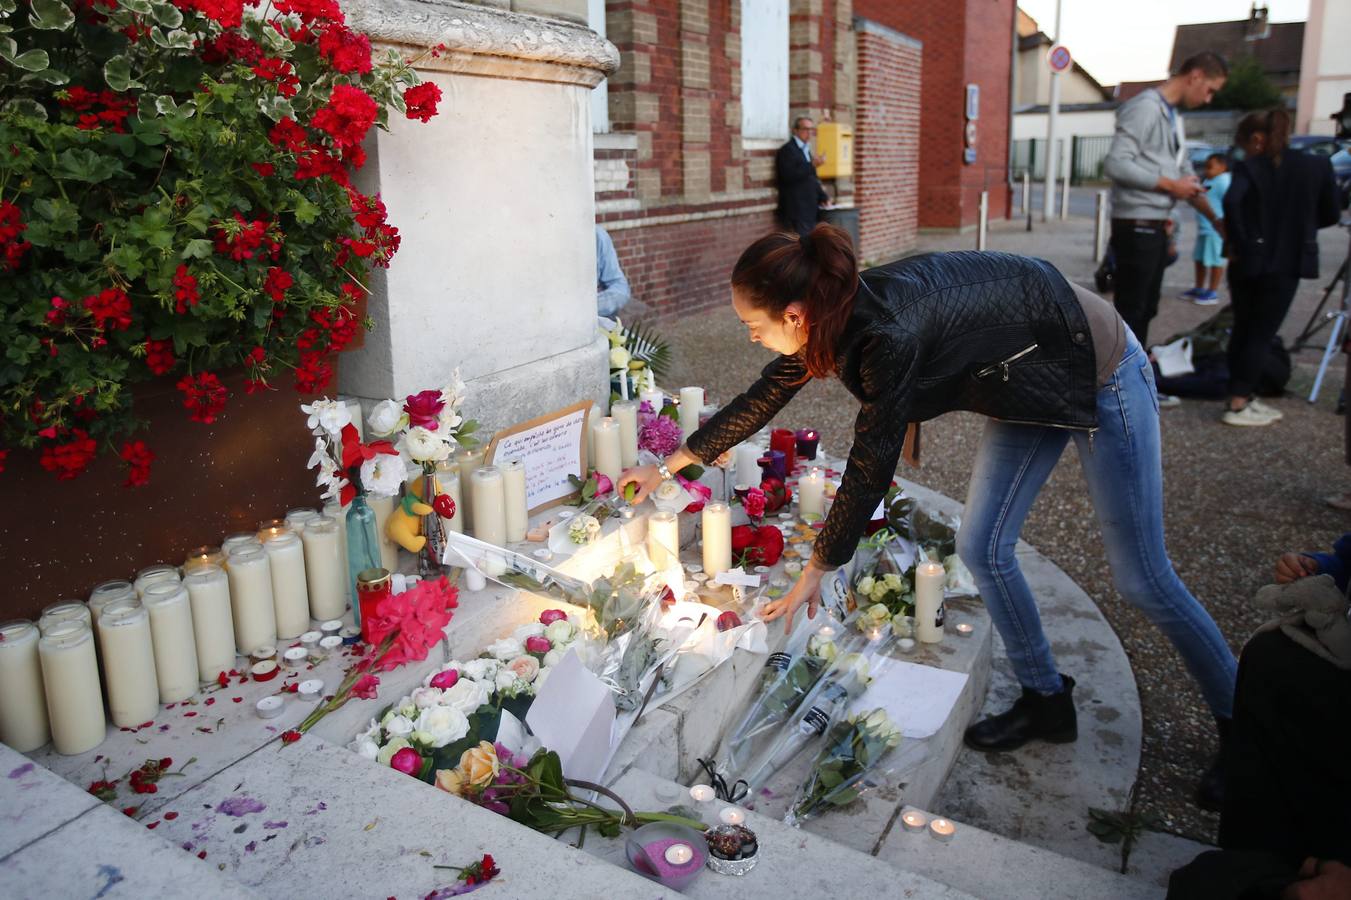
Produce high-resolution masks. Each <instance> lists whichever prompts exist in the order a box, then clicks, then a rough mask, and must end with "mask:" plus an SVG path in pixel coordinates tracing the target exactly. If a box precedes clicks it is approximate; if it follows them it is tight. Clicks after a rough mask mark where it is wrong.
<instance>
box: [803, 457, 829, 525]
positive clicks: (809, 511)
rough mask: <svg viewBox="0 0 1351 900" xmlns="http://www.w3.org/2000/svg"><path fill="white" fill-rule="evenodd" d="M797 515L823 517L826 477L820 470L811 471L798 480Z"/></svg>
mask: <svg viewBox="0 0 1351 900" xmlns="http://www.w3.org/2000/svg"><path fill="white" fill-rule="evenodd" d="M797 496H798V513H799V515H801V516H802V517H803V518H804V519H805V518H806V517H807V516H818V517H819V516H823V515H825V501H826V476H825V473H824V472H822V471H821V470H820V469H812V470H811V471H810V472H808V473H807V474H806V475H803V476H802V477H801V478H799V479H798V483H797Z"/></svg>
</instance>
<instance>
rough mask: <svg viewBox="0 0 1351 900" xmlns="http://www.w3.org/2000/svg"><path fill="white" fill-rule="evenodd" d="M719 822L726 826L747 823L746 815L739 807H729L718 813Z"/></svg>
mask: <svg viewBox="0 0 1351 900" xmlns="http://www.w3.org/2000/svg"><path fill="white" fill-rule="evenodd" d="M718 821H720V822H722V824H724V825H741V824H744V823H745V821H746V813H745V811H744V810H742V809H740V808H739V807H736V806H728V807H725V808H723V810H722V812H720V813H718Z"/></svg>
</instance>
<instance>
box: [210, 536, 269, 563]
mask: <svg viewBox="0 0 1351 900" xmlns="http://www.w3.org/2000/svg"><path fill="white" fill-rule="evenodd" d="M254 545H256V546H258V547H262V546H263V542H262V541H260V540H258V532H256V531H241V532H239V533H237V534H232V535H230V536H228V537H227V538H226V539H225V540H223V541H221V542H220V552H221V553H224V554H225V562H224V563H223V564H222V565H224V567H225V568H229V566H230V554H231V553H234V552H235V551H236V550H238V549H239V548H240V547H248V546H254Z"/></svg>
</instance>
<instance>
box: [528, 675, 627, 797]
mask: <svg viewBox="0 0 1351 900" xmlns="http://www.w3.org/2000/svg"><path fill="white" fill-rule="evenodd" d="M525 721H526V724H527V725H529V726H530V730H531V731H533V732H534V733H535V737H537V738H539V740H540V743H541V744H542V745H544V746H545V747H548V748H549V749H550V750H554V751H556V752H557V753H558V757H559V759H560V760H562V762H563V774H564V775H566V776H567V777H568V778H577V779H580V780H583V781H597V780H599V779H600V776H601V775H602V774H603V773H604V772H605V766H606V765H607V764H608V763H609V761H610V730H611V728H612V727H613V726H614V721H615V704H614V700H613V699H612V697H611V694H610V689H609V688H608V687H606V686H605V683H604V682H602V681H601V680H600V679H599V678H597V677H596V676H595V675H594V674H592V673H591V672H589V671H587V668H586V667H585V666H583V665H582V661H581V659H580V658H579V657H578V656H577V652H576V651H575V650H569V651H568V653H567V655H566V656H564V657H563V661H562V662H560V663H559V664H558V665H557V666H556V667H555V668H554V670H553V672H552V673H550V675H549V680H548V681H546V682H545V683H544V687H543V688H541V689H540V692H539V695H538V696H537V697H536V698H535V702H534V703H532V704H531V705H530V712H528V713H526V716H525Z"/></svg>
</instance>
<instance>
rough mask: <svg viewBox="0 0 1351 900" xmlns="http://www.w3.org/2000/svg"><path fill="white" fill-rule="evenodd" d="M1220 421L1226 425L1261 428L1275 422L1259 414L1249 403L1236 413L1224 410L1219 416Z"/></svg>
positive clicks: (1265, 415)
mask: <svg viewBox="0 0 1351 900" xmlns="http://www.w3.org/2000/svg"><path fill="white" fill-rule="evenodd" d="M1220 421H1221V422H1223V423H1224V424H1226V425H1246V426H1262V425H1270V424H1272V423H1273V422H1275V421H1276V420H1275V419H1273V418H1272V417H1271V416H1269V415H1267V414H1265V413H1263V412H1260V411H1259V410H1258V409H1257V408H1256V407H1255V406H1254V405H1253V404H1252V403H1251V402H1249V403H1248V405H1247V406H1245V407H1243V408H1242V409H1240V410H1238V411H1234V410H1232V409H1229V410H1225V412H1224V415H1222V416H1220Z"/></svg>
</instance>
